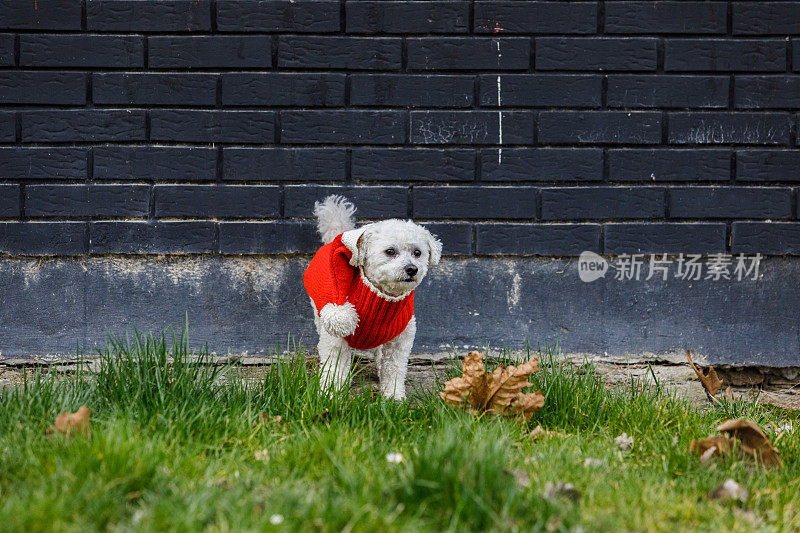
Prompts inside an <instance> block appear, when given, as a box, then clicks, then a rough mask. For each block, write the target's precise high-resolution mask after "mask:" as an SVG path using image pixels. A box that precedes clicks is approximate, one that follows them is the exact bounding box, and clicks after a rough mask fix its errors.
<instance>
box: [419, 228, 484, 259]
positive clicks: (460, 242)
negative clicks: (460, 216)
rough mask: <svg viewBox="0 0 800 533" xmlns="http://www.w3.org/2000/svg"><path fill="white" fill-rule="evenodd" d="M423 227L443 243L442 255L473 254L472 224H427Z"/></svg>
mask: <svg viewBox="0 0 800 533" xmlns="http://www.w3.org/2000/svg"><path fill="white" fill-rule="evenodd" d="M422 226H423V227H424V228H425V229H427V230H428V231H430V232H431V233H433V234H434V235H436V237H437V238H438V239H439V240H440V241H441V242H442V255H471V254H472V224H469V223H466V222H426V223H425V224H422Z"/></svg>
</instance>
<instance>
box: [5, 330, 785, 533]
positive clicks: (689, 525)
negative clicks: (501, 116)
mask: <svg viewBox="0 0 800 533" xmlns="http://www.w3.org/2000/svg"><path fill="white" fill-rule="evenodd" d="M299 352H300V351H299V350H298V355H299V357H297V358H294V359H292V360H289V361H285V362H282V363H278V364H275V365H273V366H272V369H271V371H270V372H267V369H266V367H264V368H259V369H258V374H259V375H258V376H257V378H258V379H255V380H244V379H242V377H241V376H240V375H239V372H240V369H238V368H236V367H215V366H212V365H205V364H197V363H195V362H191V361H194V357H197V356H199V357H200V359H201V360H202V359H204V358H207V355H206V354H205V353H199V354H197V353H195V354H190V353H189V350H188V349H187V343H186V341H185V339H184V338H182V337H181V338H177V339H175V338H173V339H171V341H169V340H165V339H164V338H163V336H162V337H159V338H151V337H140V336H137V337H135V338H134V339H133V340H132V341H121V340H112V341H110V342H109V345H108V347H107V348H106V349H105V351H104V352H103V353H102V354H101V355H102V358H101V364H100V367H99V369H98V370H95V371H94V372H90V373H76V374H75V375H73V376H69V377H63V376H62V377H54V375H53V373H45V374H44V375H38V376H37V377H35V378H34V379H31V380H29V381H27V382H26V383H24V384H23V385H20V386H18V387H16V388H11V389H6V390H3V391H2V392H0V530H3V531H91V530H108V529H112V530H117V531H127V530H137V531H139V530H156V531H163V530H176V531H195V530H211V531H240V530H242V531H247V530H249V531H252V530H273V529H276V530H277V529H282V530H285V531H298V530H301V531H302V530H312V531H343V530H344V531H443V530H449V531H466V530H475V531H488V530H499V531H517V530H518V531H539V530H542V531H560V530H563V531H568V530H576V529H577V530H580V528H582V529H583V530H585V531H681V530H700V531H712V530H723V531H732V530H740V531H752V530H754V529H755V530H775V531H785V530H797V529H800V514H798V513H799V512H800V508H798V506H799V505H800V504H798V502H800V479H799V478H798V475H797V472H798V467H799V466H800V433H799V432H797V431H793V432H790V433H785V434H783V435H782V436H781V438H780V439H778V440H777V442H776V445H777V447H778V449H779V451H780V453H781V456H782V458H783V460H784V463H785V465H784V467H783V468H782V469H774V470H764V469H759V468H756V467H754V466H753V465H752V464H750V463H747V462H740V461H737V460H729V461H728V462H726V463H721V462H720V463H716V464H713V465H711V466H704V465H701V464H700V462H699V460H698V458H697V457H695V456H691V455H689V454H688V452H687V449H688V446H689V441H690V439H691V438H693V437H705V436H707V435H708V434H711V433H713V432H714V427H715V426H716V425H717V424H718V423H719V422H721V421H722V420H724V419H726V418H728V417H729V416H730V415H735V416H741V417H748V418H752V419H754V420H756V421H757V422H758V423H760V424H761V425H762V427H765V428H767V429H768V431H770V430H769V428H770V427H772V426H771V424H772V423H774V424H777V425H783V424H786V423H787V422H789V423H792V424H793V425H794V426H795V427H797V426H798V424H800V417H799V416H798V415H797V414H792V413H787V412H782V411H779V410H776V409H770V408H766V407H762V406H760V405H758V404H756V403H755V402H747V401H738V402H732V403H728V404H725V405H724V406H723V407H710V408H709V409H707V410H698V409H696V408H694V407H692V406H690V405H688V404H686V403H685V402H683V401H681V400H679V399H676V398H674V397H671V396H670V395H669V394H668V393H666V392H664V391H661V390H660V389H658V388H657V387H655V388H653V387H646V386H644V385H642V384H640V383H636V382H632V383H631V384H630V386H629V387H628V388H627V389H625V390H617V391H615V392H610V391H608V390H606V389H605V388H604V387H603V385H602V383H601V382H600V380H599V378H598V377H597V375H596V374H595V373H593V372H592V369H591V367H589V366H586V367H583V368H574V367H571V366H567V365H563V364H560V363H558V362H557V358H556V357H555V356H554V355H553V353H552V352H546V353H545V354H543V359H544V360H545V362H544V364H543V369H542V371H541V372H539V373H538V374H537V375H535V381H536V385H537V387H538V388H541V389H542V390H543V391H544V393H545V395H546V402H545V407H544V409H543V410H542V411H540V412H539V413H537V414H536V415H535V416H534V419H533V420H531V422H530V423H528V424H522V423H520V422H517V421H513V420H503V419H498V418H492V417H483V418H476V417H474V416H472V415H471V414H468V413H465V412H461V411H456V410H453V409H451V408H449V407H447V406H445V405H443V403H442V402H441V401H440V400H439V398H438V396H436V395H432V394H428V395H425V394H419V395H418V396H417V397H416V398H414V401H412V402H403V403H398V402H393V401H384V400H381V399H380V398H377V397H375V396H374V394H373V393H372V392H371V391H370V390H369V388H368V387H359V386H357V385H356V386H355V387H354V389H353V390H351V391H347V392H344V393H342V394H338V395H336V396H334V397H332V398H329V397H327V396H325V395H321V394H320V393H319V382H318V379H317V377H316V376H315V375H314V373H313V372H309V370H308V368H307V365H306V362H305V359H304V358H303V357H302V353H299ZM190 356H192V357H190ZM359 379H361V376H356V379H355V381H356V382H358V381H359ZM698 386H699V385H698ZM80 405H86V406H88V407H89V408H91V409H92V411H93V414H92V423H91V437H90V438H89V439H84V438H81V437H77V438H66V437H63V436H60V435H46V429H47V428H48V426H50V425H51V424H52V422H53V420H54V417H55V416H56V414H58V413H59V412H61V411H62V410H70V411H74V410H76V409H77V408H78V407H79V406H80ZM261 413H264V415H265V416H263V417H262V416H260V415H261ZM276 416H280V417H281V420H280V421H276V420H275V419H274V417H276ZM536 424H541V425H542V426H543V427H545V428H547V429H550V430H553V431H557V432H559V433H563V434H564V435H565V436H557V437H551V438H545V439H541V440H538V441H536V442H534V441H533V440H532V439H531V438H530V437H528V433H529V432H530V430H531V429H532V428H533V427H535V426H536ZM622 432H626V433H628V434H629V435H633V437H634V438H635V441H636V444H635V448H634V449H633V451H631V452H628V453H623V452H620V451H619V450H618V449H617V448H616V446H615V444H614V437H616V436H617V435H619V434H621V433H622ZM770 435H771V436H773V438H774V432H770ZM262 451H263V452H262ZM391 452H400V453H402V454H403V456H404V458H405V461H404V462H402V463H400V464H391V463H388V462H387V461H386V454H387V453H391ZM262 453H264V454H265V455H266V456H267V458H263V457H262V459H258V458H257V457H256V456H257V455H259V456H261V454H262ZM586 458H595V459H599V460H600V461H601V465H600V466H594V467H585V466H584V460H585V459H586ZM514 469H520V470H522V471H524V472H525V473H526V474H527V475H528V476H529V478H530V485H529V486H523V485H522V484H519V483H518V482H516V481H515V477H514V476H513V475H512V473H511V471H513V470H514ZM728 477H732V478H734V479H735V480H737V481H738V482H739V483H741V484H742V485H744V486H746V487H747V488H748V489H749V491H750V495H751V496H750V500H749V501H748V503H747V504H746V505H735V504H732V503H727V504H719V503H716V502H713V501H709V500H707V499H706V497H705V494H706V492H707V491H709V490H710V489H713V488H714V487H716V486H717V485H719V484H720V483H721V482H722V481H724V480H725V479H726V478H728ZM557 481H564V482H570V483H572V484H573V485H574V486H575V487H577V488H578V490H579V491H580V492H581V496H580V499H579V500H578V501H577V502H575V503H573V502H571V501H569V500H567V499H563V498H556V499H553V500H548V499H545V498H544V496H543V492H544V486H545V484H546V483H547V482H557ZM277 515H280V516H282V517H283V522H282V523H280V524H273V523H271V519H272V520H273V521H276V522H277V521H278V516H277Z"/></svg>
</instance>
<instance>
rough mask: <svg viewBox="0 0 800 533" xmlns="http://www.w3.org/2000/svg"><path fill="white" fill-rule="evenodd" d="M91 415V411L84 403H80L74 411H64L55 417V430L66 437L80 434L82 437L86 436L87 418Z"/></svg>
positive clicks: (87, 431)
mask: <svg viewBox="0 0 800 533" xmlns="http://www.w3.org/2000/svg"><path fill="white" fill-rule="evenodd" d="M91 416H92V411H91V410H90V409H88V408H87V407H86V406H85V405H81V406H80V407H79V408H78V410H77V411H75V412H74V413H70V412H69V411H64V412H63V413H61V414H60V415H58V416H57V417H56V423H55V430H56V431H58V432H59V433H63V434H64V435H66V436H68V437H71V436H73V435H77V434H82V435H83V436H84V437H87V438H88V437H89V418H90V417H91Z"/></svg>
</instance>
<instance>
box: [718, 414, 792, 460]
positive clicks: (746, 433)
mask: <svg viewBox="0 0 800 533" xmlns="http://www.w3.org/2000/svg"><path fill="white" fill-rule="evenodd" d="M717 431H719V432H720V433H726V434H728V435H730V436H731V437H733V438H735V439H739V440H740V441H741V442H742V451H743V452H744V453H746V454H748V455H750V456H751V457H753V458H754V459H755V460H756V462H757V463H760V464H764V465H767V466H782V465H783V462H782V461H781V458H780V457H778V450H776V449H775V447H774V446H773V445H772V443H771V442H770V441H769V437H767V435H766V433H764V432H763V431H762V430H761V428H760V427H758V425H757V424H756V423H755V422H753V421H751V420H726V421H725V422H723V423H722V424H720V425H719V427H718V428H717Z"/></svg>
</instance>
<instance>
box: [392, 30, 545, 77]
mask: <svg viewBox="0 0 800 533" xmlns="http://www.w3.org/2000/svg"><path fill="white" fill-rule="evenodd" d="M406 47H407V51H408V68H409V69H410V70H443V69H448V70H526V69H527V68H528V67H529V66H530V53H531V44H530V40H529V39H523V38H512V37H509V38H501V39H489V38H484V39H480V38H475V37H435V38H413V39H407V40H406Z"/></svg>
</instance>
